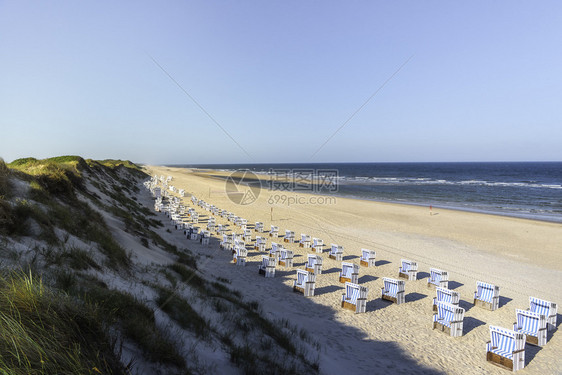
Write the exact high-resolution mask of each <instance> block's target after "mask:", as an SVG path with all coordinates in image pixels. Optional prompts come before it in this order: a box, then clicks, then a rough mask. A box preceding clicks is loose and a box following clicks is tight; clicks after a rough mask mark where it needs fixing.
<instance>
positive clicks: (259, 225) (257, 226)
mask: <svg viewBox="0 0 562 375" xmlns="http://www.w3.org/2000/svg"><path fill="white" fill-rule="evenodd" d="M254 231H256V232H258V233H263V223H262V222H261V221H256V224H255V225H254Z"/></svg>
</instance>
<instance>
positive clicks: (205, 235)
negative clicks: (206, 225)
mask: <svg viewBox="0 0 562 375" xmlns="http://www.w3.org/2000/svg"><path fill="white" fill-rule="evenodd" d="M200 241H201V245H203V246H209V244H210V243H211V232H209V231H208V230H202V231H201V238H200Z"/></svg>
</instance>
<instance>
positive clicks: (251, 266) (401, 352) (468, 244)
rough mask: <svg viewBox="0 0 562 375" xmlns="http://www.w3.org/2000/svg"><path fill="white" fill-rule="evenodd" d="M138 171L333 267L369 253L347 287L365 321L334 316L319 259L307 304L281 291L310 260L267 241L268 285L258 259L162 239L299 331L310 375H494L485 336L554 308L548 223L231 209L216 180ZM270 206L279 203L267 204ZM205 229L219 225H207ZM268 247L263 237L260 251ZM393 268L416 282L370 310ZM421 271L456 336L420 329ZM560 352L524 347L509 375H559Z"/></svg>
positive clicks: (334, 270)
mask: <svg viewBox="0 0 562 375" xmlns="http://www.w3.org/2000/svg"><path fill="white" fill-rule="evenodd" d="M145 169H146V171H147V173H149V174H150V175H155V174H156V175H159V176H160V175H164V176H168V175H169V176H173V180H172V182H171V183H170V184H171V185H173V186H175V187H176V188H178V189H185V191H186V195H185V198H183V202H184V204H185V205H188V206H190V207H193V205H192V204H191V202H190V197H191V195H194V196H196V197H197V198H200V199H203V200H205V201H206V202H208V203H210V204H213V205H215V206H217V207H219V208H221V209H226V210H228V211H230V212H233V213H234V214H236V215H237V216H240V217H243V218H245V219H247V220H248V223H249V224H253V223H255V222H256V221H261V222H263V223H264V228H265V230H269V228H270V225H276V226H279V233H280V235H281V236H282V235H283V234H284V233H285V230H286V229H289V230H292V231H294V232H295V237H297V238H300V234H301V233H306V234H309V235H311V236H312V237H318V238H321V239H323V240H324V243H325V244H326V245H327V247H329V246H330V244H332V243H335V244H338V245H342V246H343V247H344V258H343V259H344V260H345V261H349V262H353V263H357V264H359V256H360V254H361V249H362V248H365V249H372V250H375V251H376V252H377V256H376V260H377V261H376V264H377V265H376V267H369V268H367V267H361V268H360V271H359V284H361V285H363V286H366V287H367V288H368V298H367V312H366V313H364V314H354V313H353V312H351V311H348V310H344V309H342V308H341V307H340V300H341V294H342V292H343V289H344V287H343V284H341V283H339V281H338V272H339V270H340V268H341V262H339V261H336V260H332V259H329V258H328V256H327V253H326V252H325V253H324V254H323V262H324V264H323V270H324V271H323V273H322V274H321V275H319V276H318V277H317V279H316V293H315V296H314V297H310V298H305V297H303V296H302V295H299V294H297V293H293V292H292V283H293V280H294V279H295V269H297V268H303V265H304V262H305V261H306V255H307V254H309V253H310V254H311V253H312V251H311V250H310V249H303V248H299V247H298V244H296V243H295V244H287V243H283V240H282V238H278V239H273V241H275V242H278V243H283V245H284V246H285V247H286V248H288V249H290V250H293V251H294V252H295V259H294V260H295V266H294V267H293V268H292V269H283V268H278V269H277V271H276V275H275V277H274V278H272V279H265V278H263V276H260V275H258V272H257V265H258V263H259V262H260V261H261V255H262V253H259V252H258V251H250V252H249V257H248V264H247V265H246V267H235V266H234V265H232V263H231V254H230V252H228V251H223V250H220V249H219V246H218V238H217V237H216V236H215V238H214V239H213V241H211V246H209V247H203V246H201V245H200V244H199V242H195V241H189V240H186V239H185V237H184V236H183V234H181V233H180V231H177V232H174V233H173V236H170V237H173V238H174V241H176V243H177V244H179V245H181V246H187V247H188V248H190V249H191V250H192V251H193V252H194V253H196V254H198V255H199V256H200V261H199V264H200V267H199V269H200V270H202V272H203V273H204V274H205V273H208V274H209V275H213V276H215V277H218V276H221V277H223V278H227V279H229V280H231V282H232V287H233V288H235V289H237V290H239V291H240V292H242V293H243V295H244V296H245V298H247V300H248V301H252V300H256V301H259V302H260V304H261V305H262V307H263V309H264V311H265V312H266V313H267V314H268V315H269V316H270V317H271V318H274V319H287V320H289V321H290V322H291V323H292V324H294V325H297V326H298V327H300V328H302V329H304V330H306V331H307V332H308V334H309V335H310V336H311V337H312V338H314V339H315V340H317V341H318V342H319V343H320V344H321V345H322V351H321V357H320V358H319V363H320V372H321V373H322V374H340V375H341V374H342V373H350V374H373V373H389V374H391V373H404V374H441V373H445V374H505V373H506V370H504V369H500V368H498V367H496V366H494V365H492V364H490V363H488V362H486V359H485V344H486V342H487V341H488V340H489V328H488V327H489V325H498V326H502V327H505V328H509V329H511V328H512V327H513V322H514V321H515V309H516V308H521V309H526V308H527V307H528V305H529V296H534V297H538V298H541V299H545V300H549V301H553V302H557V303H561V302H562V288H560V285H561V284H562V251H561V246H562V225H560V224H554V223H548V222H540V221H532V220H524V219H516V218H509V217H502V216H494V215H485V214H477V213H469V212H461V211H452V210H444V209H436V208H433V210H432V211H431V212H430V210H429V207H419V206H408V205H397V204H388V203H379V202H372V201H362V200H353V199H345V198H339V197H338V198H333V199H332V198H330V199H328V198H327V197H325V196H314V195H308V194H303V193H298V194H296V193H292V192H279V191H268V190H265V189H262V190H261V191H260V194H259V197H258V198H257V200H256V201H255V202H253V203H252V204H248V205H238V204H235V203H233V202H232V201H231V200H230V199H229V198H228V196H227V195H226V193H225V181H224V180H223V179H221V178H217V177H215V176H211V174H210V173H205V172H201V171H197V172H196V173H194V172H193V171H191V170H188V169H180V168H169V167H158V166H145ZM213 175H216V173H213ZM143 194H148V193H147V192H143ZM280 195H283V196H284V199H278V198H280V197H279V196H280ZM289 200H290V201H291V204H287V203H288V201H289ZM281 201H283V202H285V203H284V204H282V203H281ZM272 202H273V204H272ZM275 202H277V203H275ZM197 210H198V211H199V213H200V215H201V218H202V220H201V221H202V222H205V221H206V220H205V219H206V216H203V215H208V212H205V211H203V210H202V209H200V208H197ZM430 213H431V214H430ZM217 223H219V224H227V223H228V222H227V220H226V219H224V218H220V217H219V218H217ZM166 225H170V227H171V224H168V222H166ZM200 226H201V227H203V226H204V224H200ZM230 228H231V229H233V225H231V226H230ZM235 231H236V230H235ZM238 232H239V230H238ZM252 238H255V233H252ZM271 241H272V239H271V238H269V237H268V243H267V246H266V248H270V247H271ZM325 247H326V246H325ZM401 259H409V260H413V261H417V263H418V265H419V271H420V272H419V274H418V279H417V280H416V281H406V303H405V304H401V305H396V304H391V303H389V302H386V301H383V300H381V298H380V297H381V287H382V284H383V283H382V277H392V278H397V277H398V267H399V265H400V260H401ZM430 267H434V268H439V269H443V270H446V271H448V272H449V280H450V282H449V287H450V288H451V289H454V290H455V291H458V292H459V293H460V295H461V303H460V307H463V308H464V309H465V310H466V313H465V319H464V334H463V336H462V337H457V338H453V337H449V336H447V335H445V334H444V333H441V332H438V331H437V330H433V329H432V314H433V312H432V308H431V302H432V298H433V297H434V296H435V290H434V289H432V288H428V287H427V276H428V275H429V269H430ZM477 281H485V282H489V283H493V284H496V285H499V286H500V296H501V297H500V308H499V309H498V310H496V311H488V310H485V309H482V308H480V307H475V306H473V304H472V300H473V294H474V291H475V289H476V282H477ZM558 315H559V316H558V324H560V323H561V321H562V317H560V314H558ZM561 353H562V336H561V334H560V332H559V330H558V329H557V330H555V331H554V332H549V337H548V343H547V344H546V345H545V346H544V347H542V348H541V347H535V346H530V345H526V366H525V369H523V370H522V371H521V372H520V373H527V374H558V373H561V372H562V355H561Z"/></svg>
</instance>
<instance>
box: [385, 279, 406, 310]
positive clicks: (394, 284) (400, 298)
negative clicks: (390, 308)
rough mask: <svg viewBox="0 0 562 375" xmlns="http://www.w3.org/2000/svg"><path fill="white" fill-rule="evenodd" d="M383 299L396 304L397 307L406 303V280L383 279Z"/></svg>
mask: <svg viewBox="0 0 562 375" xmlns="http://www.w3.org/2000/svg"><path fill="white" fill-rule="evenodd" d="M382 281H383V282H384V286H383V287H382V297H381V298H382V299H385V300H387V301H391V302H395V303H396V304H397V305H399V304H401V303H404V302H406V296H405V283H404V280H396V279H391V278H388V277H383V278H382Z"/></svg>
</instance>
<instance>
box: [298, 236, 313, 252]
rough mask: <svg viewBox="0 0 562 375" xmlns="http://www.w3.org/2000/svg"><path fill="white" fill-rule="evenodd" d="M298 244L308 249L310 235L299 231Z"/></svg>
mask: <svg viewBox="0 0 562 375" xmlns="http://www.w3.org/2000/svg"><path fill="white" fill-rule="evenodd" d="M299 246H300V247H304V248H305V249H308V248H309V247H310V236H309V235H308V234H303V233H301V240H300V242H299Z"/></svg>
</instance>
